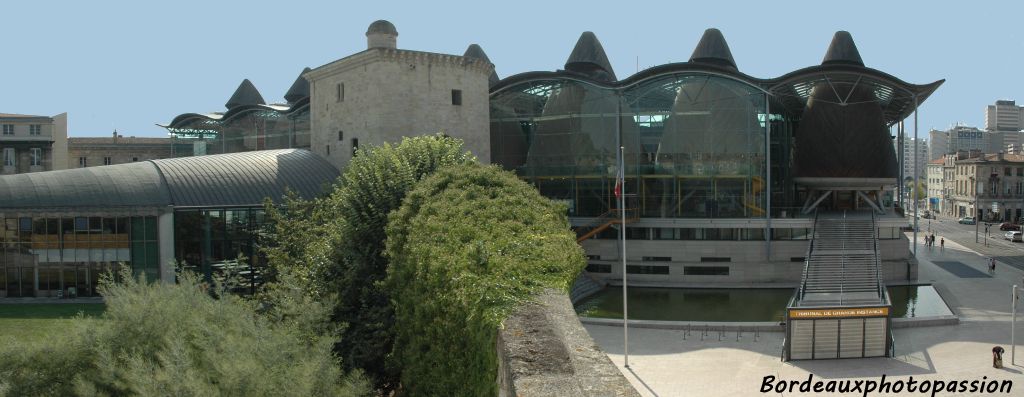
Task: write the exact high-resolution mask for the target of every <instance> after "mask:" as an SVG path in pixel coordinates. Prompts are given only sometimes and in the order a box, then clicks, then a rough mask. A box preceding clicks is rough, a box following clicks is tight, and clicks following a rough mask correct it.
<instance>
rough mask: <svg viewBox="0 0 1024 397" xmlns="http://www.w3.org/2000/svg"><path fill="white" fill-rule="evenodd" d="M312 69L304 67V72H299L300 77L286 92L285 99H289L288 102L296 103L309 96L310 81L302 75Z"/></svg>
mask: <svg viewBox="0 0 1024 397" xmlns="http://www.w3.org/2000/svg"><path fill="white" fill-rule="evenodd" d="M310 70H311V69H310V68H305V69H302V73H299V77H298V78H296V79H295V82H294V83H292V87H291V88H289V89H288V92H287V93H285V94H284V100H286V101H288V103H295V102H298V101H299V100H300V99H302V98H305V97H308V96H309V81H308V80H306V78H305V77H302V75H304V74H306V72H308V71H310Z"/></svg>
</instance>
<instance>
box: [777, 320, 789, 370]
mask: <svg viewBox="0 0 1024 397" xmlns="http://www.w3.org/2000/svg"><path fill="white" fill-rule="evenodd" d="M787 326H788V325H787ZM779 361H782V362H786V337H785V336H783V337H782V351H780V352H779Z"/></svg>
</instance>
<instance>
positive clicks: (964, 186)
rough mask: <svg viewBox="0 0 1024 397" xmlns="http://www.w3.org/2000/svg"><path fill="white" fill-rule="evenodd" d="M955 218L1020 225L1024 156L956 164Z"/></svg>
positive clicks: (997, 156) (995, 156)
mask: <svg viewBox="0 0 1024 397" xmlns="http://www.w3.org/2000/svg"><path fill="white" fill-rule="evenodd" d="M953 182H954V186H953V200H954V202H953V206H954V208H955V212H954V216H958V217H963V216H975V217H976V218H977V219H979V220H981V221H984V222H1004V221H1005V222H1018V221H1019V220H1020V219H1021V210H1022V206H1024V155H1011V154H1004V153H995V154H984V155H980V156H977V157H968V158H964V159H960V160H955V161H954V169H953Z"/></svg>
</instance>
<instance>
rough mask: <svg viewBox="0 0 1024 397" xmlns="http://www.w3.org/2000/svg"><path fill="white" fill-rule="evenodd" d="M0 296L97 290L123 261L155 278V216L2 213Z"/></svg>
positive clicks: (86, 293)
mask: <svg viewBox="0 0 1024 397" xmlns="http://www.w3.org/2000/svg"><path fill="white" fill-rule="evenodd" d="M0 222H2V233H0V246H2V247H3V248H2V251H0V297H79V296H80V297H88V296H96V286H97V285H98V280H99V276H100V275H101V274H102V273H103V272H104V271H106V270H107V269H112V270H115V271H116V270H117V268H118V266H120V265H121V264H123V265H127V266H131V267H132V269H133V271H134V272H135V273H136V274H138V273H145V274H146V277H147V279H149V280H156V279H157V277H158V274H159V260H158V255H157V235H156V217H152V216H144V217H143V216H137V217H82V216H79V217H18V218H0Z"/></svg>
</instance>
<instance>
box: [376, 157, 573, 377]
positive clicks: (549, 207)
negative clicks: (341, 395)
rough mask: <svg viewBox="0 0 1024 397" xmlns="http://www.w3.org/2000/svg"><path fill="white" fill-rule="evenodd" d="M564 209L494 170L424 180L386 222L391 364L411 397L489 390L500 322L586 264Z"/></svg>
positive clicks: (462, 169)
mask: <svg viewBox="0 0 1024 397" xmlns="http://www.w3.org/2000/svg"><path fill="white" fill-rule="evenodd" d="M565 212H566V211H565V208H564V207H563V206H562V205H560V204H557V203H554V202H552V201H551V200H548V199H545V198H544V197H542V196H541V195H540V194H539V193H538V192H537V190H536V189H534V188H533V187H531V186H529V185H528V184H526V183H525V182H523V181H521V180H519V179H518V178H516V176H515V175H513V174H511V173H508V172H505V171H502V170H500V169H499V168H497V167H495V166H479V165H465V166H458V167H449V168H446V169H442V170H440V171H438V172H437V173H435V174H434V175H432V176H430V177H428V178H426V179H424V180H423V181H422V182H420V184H418V185H417V186H416V188H415V190H413V191H412V192H411V193H409V195H408V196H407V197H406V199H405V201H404V202H403V204H402V207H401V209H400V210H399V211H397V212H395V213H393V214H392V215H391V217H390V221H389V223H388V227H387V251H386V256H387V258H389V259H390V260H391V266H390V267H389V269H388V278H387V281H386V286H387V289H388V290H389V291H390V294H391V299H392V300H393V302H394V310H395V330H396V336H395V342H394V347H393V360H394V362H395V363H396V364H397V365H398V366H400V367H401V368H402V373H401V381H402V386H403V388H404V389H405V391H407V392H408V394H409V395H411V396H439V395H467V396H483V395H494V394H496V384H495V376H496V374H497V357H496V353H495V338H496V332H497V328H498V327H499V326H500V324H501V322H502V321H503V320H504V319H505V318H506V317H507V316H508V315H509V314H510V313H511V312H512V311H513V310H514V309H515V308H516V307H518V306H519V305H520V304H522V303H523V302H524V301H526V300H528V299H530V297H531V296H532V295H533V294H535V293H536V292H538V291H539V290H540V289H543V288H560V289H564V290H568V288H569V287H570V285H571V283H572V280H573V279H574V278H575V277H576V276H577V275H578V274H579V272H580V271H581V270H582V269H583V266H584V265H585V260H584V256H583V251H582V249H581V248H580V246H579V245H578V244H577V243H576V237H575V235H574V234H573V233H572V232H571V231H570V229H569V223H568V219H567V217H566V215H565Z"/></svg>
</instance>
